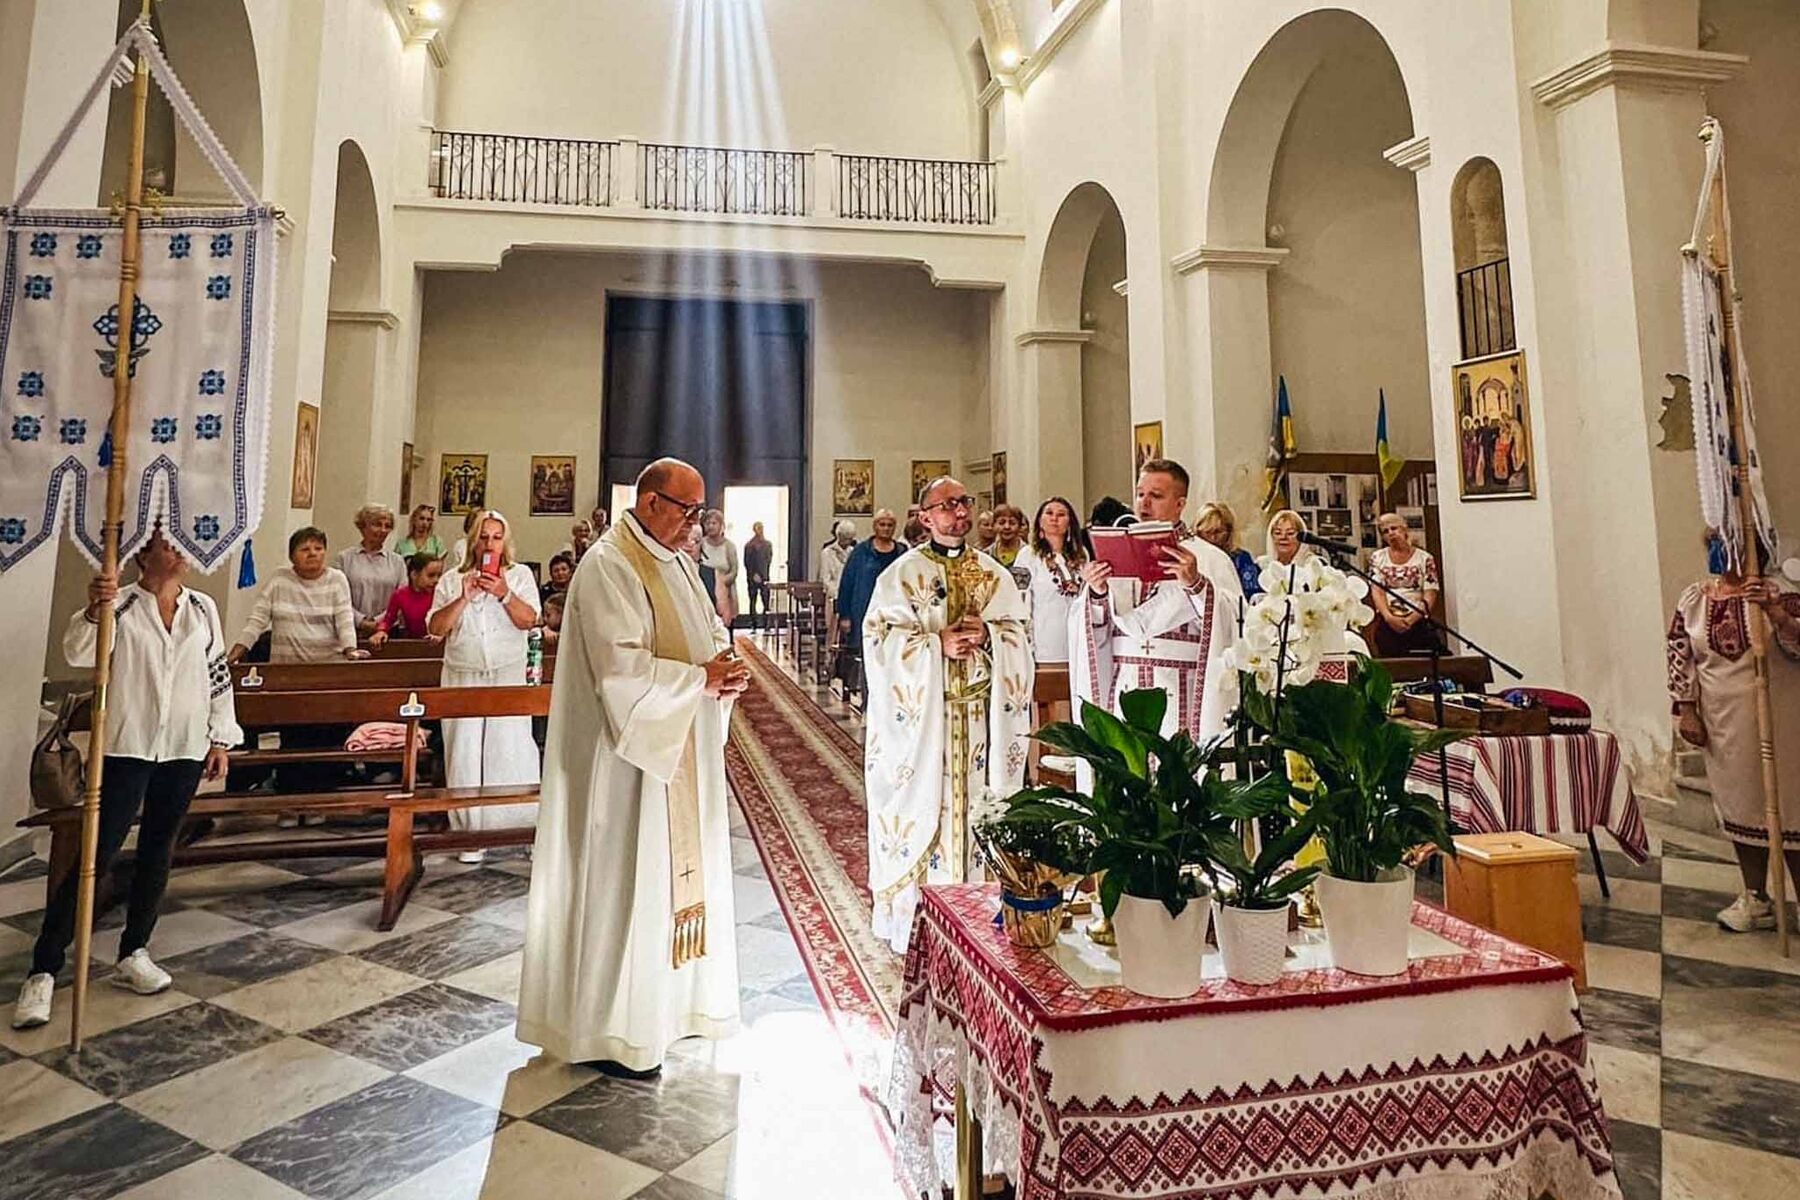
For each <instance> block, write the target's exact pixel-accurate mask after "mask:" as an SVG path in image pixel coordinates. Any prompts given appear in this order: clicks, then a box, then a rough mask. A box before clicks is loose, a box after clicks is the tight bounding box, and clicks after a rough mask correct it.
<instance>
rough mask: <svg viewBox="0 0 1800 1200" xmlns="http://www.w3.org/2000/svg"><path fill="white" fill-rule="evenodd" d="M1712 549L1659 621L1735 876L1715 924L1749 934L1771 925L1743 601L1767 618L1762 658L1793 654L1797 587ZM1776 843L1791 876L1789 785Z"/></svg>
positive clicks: (1795, 868)
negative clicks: (1750, 575)
mask: <svg viewBox="0 0 1800 1200" xmlns="http://www.w3.org/2000/svg"><path fill="white" fill-rule="evenodd" d="M1709 549H1711V548H1710V547H1709ZM1713 555H1714V560H1715V561H1714V564H1713V565H1714V570H1715V573H1716V576H1717V577H1716V578H1713V579H1708V580H1705V581H1703V582H1700V583H1695V584H1691V585H1689V587H1688V589H1687V590H1686V591H1684V592H1682V593H1681V599H1680V600H1678V601H1676V604H1675V617H1674V619H1673V620H1672V621H1671V622H1670V623H1669V697H1670V699H1671V700H1672V701H1673V702H1674V709H1675V719H1676V728H1677V731H1678V732H1679V733H1680V734H1681V738H1682V740H1683V741H1685V742H1687V743H1688V744H1689V745H1693V746H1698V747H1699V748H1700V749H1701V750H1702V751H1703V752H1704V754H1705V757H1706V782H1707V784H1708V786H1709V787H1710V788H1711V790H1712V798H1713V807H1714V809H1715V810H1716V811H1717V814H1718V818H1719V826H1720V828H1721V829H1722V830H1724V833H1725V836H1726V837H1727V838H1729V839H1730V840H1731V848H1732V849H1733V850H1734V851H1735V852H1736V854H1737V860H1738V871H1739V873H1740V874H1741V875H1742V876H1743V879H1744V890H1743V892H1742V893H1741V894H1740V895H1739V896H1738V898H1737V899H1736V900H1734V901H1732V903H1731V904H1730V905H1729V906H1727V907H1726V908H1725V909H1724V910H1723V911H1721V912H1720V913H1719V914H1718V917H1717V920H1718V923H1719V925H1720V927H1721V928H1723V929H1727V930H1730V931H1731V932H1733V933H1749V932H1751V931H1752V930H1758V929H1773V928H1775V907H1774V902H1773V901H1772V900H1771V899H1770V898H1769V885H1768V878H1769V831H1768V825H1767V820H1768V818H1767V816H1766V815H1765V810H1764V806H1763V780H1762V755H1761V749H1760V739H1759V736H1758V734H1757V729H1756V667H1755V662H1754V660H1753V658H1752V656H1751V654H1750V610H1749V606H1750V605H1752V604H1754V605H1756V606H1757V607H1758V608H1760V609H1762V611H1763V614H1764V615H1765V616H1766V617H1767V618H1768V621H1769V625H1768V628H1769V633H1770V634H1771V636H1770V638H1769V641H1770V643H1771V646H1772V648H1775V649H1778V650H1779V651H1780V654H1771V655H1770V656H1769V657H1770V659H1771V661H1773V660H1776V659H1778V658H1780V657H1782V656H1785V657H1787V658H1789V659H1800V595H1797V594H1795V593H1793V592H1789V591H1786V590H1784V589H1782V588H1781V587H1780V586H1779V585H1778V584H1777V583H1776V582H1775V581H1774V580H1772V579H1769V578H1762V579H1758V580H1755V581H1751V580H1749V579H1746V578H1745V577H1744V576H1743V575H1742V574H1740V573H1738V572H1736V571H1732V570H1729V569H1728V568H1727V566H1726V564H1725V562H1724V555H1723V553H1722V552H1720V551H1717V550H1714V551H1713ZM1781 842H1782V846H1783V849H1784V852H1785V853H1784V857H1785V858H1786V859H1787V867H1788V878H1789V879H1790V880H1792V879H1794V878H1795V877H1796V876H1800V799H1796V797H1795V795H1794V792H1793V790H1792V789H1789V788H1784V789H1782V793H1781Z"/></svg>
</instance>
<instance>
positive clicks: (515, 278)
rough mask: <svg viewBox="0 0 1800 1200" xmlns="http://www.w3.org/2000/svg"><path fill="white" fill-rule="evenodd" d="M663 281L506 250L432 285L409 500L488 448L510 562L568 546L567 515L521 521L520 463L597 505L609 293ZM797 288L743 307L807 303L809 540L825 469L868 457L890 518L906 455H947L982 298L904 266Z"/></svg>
mask: <svg viewBox="0 0 1800 1200" xmlns="http://www.w3.org/2000/svg"><path fill="white" fill-rule="evenodd" d="M659 277H660V272H658V271H657V270H654V269H646V266H645V264H644V263H643V262H642V261H641V260H637V259H632V258H627V257H623V256H601V255H591V256H584V255H572V254H552V253H529V254H527V253H519V254H514V255H512V256H510V257H509V258H508V259H507V261H506V264H505V266H503V267H502V268H501V270H499V271H498V272H495V273H492V274H488V273H448V272H444V273H433V274H431V275H429V276H428V277H427V281H426V287H425V305H424V313H425V316H424V327H423V334H422V341H421V346H420V362H419V405H418V417H417V426H416V439H415V441H416V446H417V449H418V452H419V453H420V454H422V455H424V457H425V466H424V468H423V470H422V472H421V475H420V477H419V479H418V481H417V482H416V483H415V491H417V492H418V493H419V494H420V495H423V496H429V495H430V494H432V493H433V492H434V491H435V489H436V487H437V479H438V470H439V461H440V456H441V455H442V454H443V453H445V452H449V453H475V454H480V453H485V454H487V455H488V494H489V496H490V498H491V503H493V504H494V505H495V506H497V507H498V508H500V509H501V510H502V511H504V512H505V513H506V514H507V516H508V517H510V518H511V519H512V520H513V524H514V531H515V538H516V540H517V543H518V546H519V549H520V553H521V556H522V557H525V558H534V559H540V560H542V559H547V558H548V557H549V556H550V555H551V554H553V553H555V551H556V550H558V549H559V548H561V547H562V546H563V545H564V544H566V543H567V541H568V532H569V524H570V520H569V519H568V518H564V517H555V518H552V517H531V516H529V515H527V475H528V471H529V467H530V457H531V455H533V454H574V455H575V456H576V459H577V462H576V489H577V491H576V497H577V502H576V508H577V510H578V511H580V512H583V513H585V512H586V511H587V508H588V507H591V506H592V504H593V503H594V501H595V498H596V496H597V495H598V488H599V469H600V446H601V433H600V419H601V383H602V378H603V370H604V366H603V361H602V352H603V341H604V331H605V320H606V295H607V292H608V291H609V290H612V291H622V292H629V293H637V294H645V293H649V294H654V293H655V292H656V291H657V290H658V289H657V286H656V281H657V279H658V278H659ZM676 277H679V276H676ZM793 279H794V285H793V288H792V289H791V290H789V291H785V292H781V293H778V294H774V295H766V294H757V295H755V296H754V298H757V299H787V300H806V301H809V302H810V306H811V313H812V334H813V338H812V368H813V370H812V398H811V399H812V413H811V429H810V439H809V447H808V448H809V452H810V454H811V456H812V458H811V464H810V465H811V492H812V495H811V506H810V513H811V528H810V529H809V530H806V531H804V532H805V536H806V538H807V539H808V540H809V542H810V543H811V544H813V545H814V546H816V545H817V544H818V543H822V542H823V541H824V540H825V538H826V536H827V533H828V530H829V528H830V523H831V512H830V504H831V466H832V460H833V459H836V458H872V459H874V460H875V493H876V495H875V498H876V503H877V504H878V505H879V506H885V507H888V508H892V509H894V510H895V511H896V512H900V513H904V512H905V510H906V505H907V492H908V490H909V485H910V480H911V460H912V459H914V458H945V459H953V460H954V458H955V457H956V455H957V452H958V449H959V440H960V438H961V436H962V428H963V417H964V414H965V413H967V412H968V411H969V410H971V409H974V408H978V407H979V406H981V405H982V404H983V403H984V402H985V397H984V395H983V384H984V375H985V372H984V371H983V369H982V363H983V362H984V360H985V357H986V354H987V339H986V330H985V322H986V319H987V305H986V303H985V299H984V297H983V296H982V295H981V294H980V293H972V292H958V291H949V290H943V289H938V288H934V287H932V285H931V283H930V282H929V281H928V280H927V279H926V278H925V275H924V274H923V272H920V271H918V270H915V269H910V268H903V267H878V266H863V265H841V264H826V265H821V266H818V267H817V268H816V269H802V270H800V271H798V272H796V273H795V275H794V276H793ZM719 294H721V295H723V296H724V297H725V298H751V297H749V296H746V295H744V294H743V293H741V292H735V291H732V290H722V291H720V293H719ZM715 483H716V481H715ZM866 531H867V522H866V521H863V522H859V532H864V533H866ZM811 570H816V563H813V564H811V565H810V566H809V571H811Z"/></svg>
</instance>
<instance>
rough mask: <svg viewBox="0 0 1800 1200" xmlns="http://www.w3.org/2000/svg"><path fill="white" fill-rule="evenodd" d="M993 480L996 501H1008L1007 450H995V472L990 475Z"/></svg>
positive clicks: (1001, 502)
mask: <svg viewBox="0 0 1800 1200" xmlns="http://www.w3.org/2000/svg"><path fill="white" fill-rule="evenodd" d="M989 478H990V479H991V480H992V482H993V488H994V503H995V504H1005V503H1006V451H1004V450H996V451H994V473H993V475H991V476H990V477H989Z"/></svg>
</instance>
